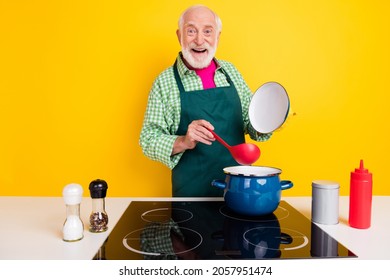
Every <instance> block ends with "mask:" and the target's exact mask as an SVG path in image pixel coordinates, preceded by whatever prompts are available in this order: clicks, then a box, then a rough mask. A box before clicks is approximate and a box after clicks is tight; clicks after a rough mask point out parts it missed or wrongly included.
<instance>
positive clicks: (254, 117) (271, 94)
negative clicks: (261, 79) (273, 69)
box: [248, 82, 290, 133]
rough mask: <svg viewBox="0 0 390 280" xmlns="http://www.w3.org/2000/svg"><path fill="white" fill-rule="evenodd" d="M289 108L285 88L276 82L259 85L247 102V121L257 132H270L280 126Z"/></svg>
mask: <svg viewBox="0 0 390 280" xmlns="http://www.w3.org/2000/svg"><path fill="white" fill-rule="evenodd" d="M289 109H290V100H289V97H288V95H287V92H286V90H285V89H284V87H283V86H282V85H280V84H279V83H277V82H268V83H265V84H263V85H262V86H261V87H259V88H258V89H257V90H256V92H255V93H254V95H253V97H252V99H251V102H250V104H249V112H248V113H249V121H250V123H251V125H252V126H253V128H254V129H255V130H256V131H257V132H259V133H271V132H273V131H275V130H276V129H278V128H279V127H281V126H282V124H283V123H284V122H285V120H286V118H287V116H288V112H289Z"/></svg>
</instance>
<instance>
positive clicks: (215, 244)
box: [95, 200, 356, 260]
mask: <svg viewBox="0 0 390 280" xmlns="http://www.w3.org/2000/svg"><path fill="white" fill-rule="evenodd" d="M340 257H356V255H355V254H354V253H352V252H351V251H349V250H348V249H347V248H346V247H344V246H343V245H342V244H340V243H339V242H338V241H337V240H335V239H334V238H332V237H331V236H330V235H328V234H327V233H326V232H324V231H323V230H322V229H321V228H320V227H318V226H317V225H316V224H314V223H312V222H311V221H310V220H309V219H307V218H306V217H305V216H304V215H303V214H301V213H300V212H298V211H297V210H296V209H295V208H293V207H292V206H291V205H290V204H288V203H287V202H286V201H283V200H282V201H281V202H280V204H279V207H278V208H277V209H276V210H275V211H274V212H273V213H272V214H270V215H266V216H243V215H240V214H237V213H235V212H234V211H232V210H230V209H229V208H228V207H227V206H226V204H225V203H224V201H193V202H189V201H188V202H187V201H174V202H168V201H135V202H132V203H130V205H129V206H128V208H127V209H126V211H125V212H124V214H123V215H122V217H121V218H120V220H119V222H118V223H117V224H116V226H115V227H114V229H113V230H112V232H111V234H110V235H109V237H108V239H107V240H106V242H105V243H104V244H103V246H102V248H101V249H100V250H99V252H98V253H97V254H96V256H95V259H109V260H144V259H154V260H156V259H157V260H158V259H171V260H172V259H173V260H175V259H202V260H221V259H307V258H340Z"/></svg>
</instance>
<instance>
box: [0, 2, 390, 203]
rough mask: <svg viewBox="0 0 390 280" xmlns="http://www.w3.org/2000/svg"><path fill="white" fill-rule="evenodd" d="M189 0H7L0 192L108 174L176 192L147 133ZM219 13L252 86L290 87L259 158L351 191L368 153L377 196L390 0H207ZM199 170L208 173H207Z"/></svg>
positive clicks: (230, 48)
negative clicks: (280, 119)
mask: <svg viewBox="0 0 390 280" xmlns="http://www.w3.org/2000/svg"><path fill="white" fill-rule="evenodd" d="M192 4H197V3H196V2H193V1H186V0H181V1H171V0H149V1H139V2H137V1H127V0H121V1H119V0H118V1H104V0H100V1H98V0H74V1H51V0H37V1H27V0H26V1H21V0H15V1H1V2H0V28H1V29H0V31H1V34H0V40H1V42H0V67H1V68H0V69H1V70H0V102H1V103H0V104H1V109H0V121H1V127H0V129H1V137H0V195H33V196H61V193H62V189H63V187H64V186H65V185H66V184H68V183H71V182H75V183H79V184H81V185H82V186H83V187H84V195H87V196H88V195H89V193H88V184H89V182H90V181H92V180H94V179H96V178H101V179H104V180H106V181H107V183H108V184H109V189H108V195H109V196H170V195H171V190H170V170H169V169H168V168H167V167H165V166H163V165H162V164H160V163H158V162H153V161H151V160H149V159H148V158H146V157H145V156H144V155H143V154H142V151H141V148H140V147H139V145H138V138H139V133H140V130H141V125H142V121H143V114H144V110H145V107H146V102H147V96H148V93H149V90H150V88H151V85H152V82H153V80H154V79H155V77H156V76H157V75H158V74H159V73H160V72H161V71H162V70H163V69H165V68H166V67H168V66H170V65H171V64H172V63H173V62H174V60H175V58H176V55H177V53H178V51H179V50H180V46H179V43H178V41H177V38H176V35H175V30H176V27H177V19H178V17H179V15H180V13H181V12H182V11H183V10H184V9H185V8H187V7H188V6H189V5H192ZM203 4H206V5H209V6H210V7H211V8H213V9H214V10H215V11H217V13H218V14H219V15H220V17H221V18H222V22H223V31H222V35H221V40H220V45H219V48H218V51H217V57H218V58H220V59H226V60H229V61H231V62H233V63H234V64H235V65H236V66H237V68H238V69H239V70H240V71H241V73H242V74H243V76H244V77H245V78H246V80H247V83H248V84H249V86H250V88H251V89H252V90H253V91H255V90H256V89H257V88H258V87H259V86H260V85H262V84H263V83H265V82H268V81H277V82H279V83H281V84H282V85H283V86H284V87H285V88H286V90H287V92H288V94H289V96H290V101H291V105H292V111H293V113H295V116H293V117H290V118H289V119H288V122H287V123H286V124H285V125H284V126H283V127H282V129H280V130H279V131H277V132H276V133H275V134H274V136H273V137H272V139H271V140H270V141H268V142H266V143H260V144H259V147H260V149H261V151H262V155H261V157H260V159H259V161H258V162H257V163H256V165H265V166H274V167H278V168H280V169H282V170H283V173H282V174H281V179H288V180H292V181H293V182H294V187H293V188H292V189H290V190H286V191H284V192H283V194H282V195H284V196H298V195H311V182H312V180H315V179H326V180H333V181H338V182H339V183H340V185H341V188H340V194H341V195H348V194H349V176H350V172H351V171H352V170H353V169H354V168H355V167H358V165H359V161H360V159H364V162H365V165H366V166H367V168H369V170H370V171H371V172H373V176H374V194H376V195H390V188H389V186H388V183H387V182H388V180H387V177H388V174H389V164H388V160H389V158H390V148H389V145H390V141H389V132H388V130H389V116H388V107H389V101H390V97H389V95H390V94H389V85H388V81H389V65H390V52H389V50H390V32H389V28H390V21H389V18H390V13H389V12H390V4H389V2H388V1H381V0H371V1H359V0H348V1H347V0H346V1H339V0H328V1H312V0H296V1H288V0H273V1H265V0H264V1H258V0H247V1H246V0H242V1H224V0H215V1H204V2H203ZM200 176H201V174H200Z"/></svg>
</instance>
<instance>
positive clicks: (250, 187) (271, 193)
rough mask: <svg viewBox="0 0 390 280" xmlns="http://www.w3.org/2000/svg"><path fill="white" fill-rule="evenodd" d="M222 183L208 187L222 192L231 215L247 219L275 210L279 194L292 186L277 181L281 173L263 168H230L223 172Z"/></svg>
mask: <svg viewBox="0 0 390 280" xmlns="http://www.w3.org/2000/svg"><path fill="white" fill-rule="evenodd" d="M223 171H224V173H225V174H226V177H225V181H223V180H214V181H213V182H212V183H211V184H212V185H213V186H215V187H218V188H222V189H224V200H225V203H226V205H227V206H228V207H229V208H230V209H232V210H233V211H235V212H237V213H239V214H243V215H250V216H260V215H268V214H270V213H272V212H274V211H275V210H276V208H278V206H279V203H280V199H281V193H282V190H287V189H289V188H291V187H292V186H293V183H292V182H291V181H286V180H283V181H280V179H279V174H280V173H282V171H281V170H280V169H277V168H273V167H265V166H244V165H241V166H231V167H226V168H224V169H223Z"/></svg>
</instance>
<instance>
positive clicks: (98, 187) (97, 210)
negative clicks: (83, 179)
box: [89, 179, 108, 232]
mask: <svg viewBox="0 0 390 280" xmlns="http://www.w3.org/2000/svg"><path fill="white" fill-rule="evenodd" d="M107 189H108V186H107V183H106V181H104V180H101V179H96V180H93V181H92V182H91V183H90V184H89V192H90V194H91V198H92V213H91V216H90V217H89V222H90V225H89V231H90V232H104V231H106V230H107V229H108V227H107V224H108V215H107V213H106V210H105V197H106V194H107Z"/></svg>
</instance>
